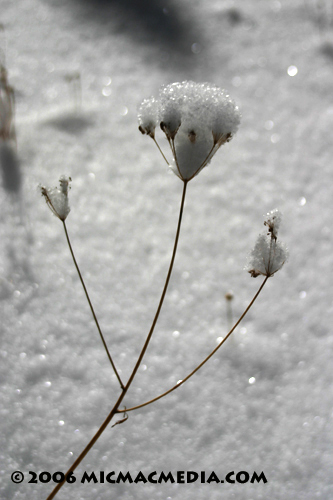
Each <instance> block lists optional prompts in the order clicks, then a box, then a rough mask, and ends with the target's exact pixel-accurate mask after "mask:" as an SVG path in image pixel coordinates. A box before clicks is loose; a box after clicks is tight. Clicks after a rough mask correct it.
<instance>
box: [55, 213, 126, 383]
mask: <svg viewBox="0 0 333 500" xmlns="http://www.w3.org/2000/svg"><path fill="white" fill-rule="evenodd" d="M62 223H63V225H64V231H65V235H66V239H67V243H68V247H69V250H70V252H71V255H72V258H73V262H74V265H75V267H76V270H77V273H78V275H79V278H80V281H81V284H82V287H83V290H84V293H85V294H86V298H87V301H88V304H89V306H90V310H91V313H92V315H93V318H94V321H95V323H96V327H97V330H98V333H99V335H100V337H101V340H102V342H103V345H104V349H105V351H106V354H107V356H108V358H109V361H110V363H111V365H112V368H113V371H114V373H115V374H116V377H117V379H118V381H119V384H120V387H121V389H124V387H125V386H124V384H123V382H122V380H121V378H120V375H119V373H118V371H117V368H116V366H115V364H114V362H113V359H112V357H111V354H110V352H109V349H108V346H107V345H106V342H105V339H104V336H103V333H102V330H101V328H100V326H99V323H98V319H97V316H96V314H95V310H94V308H93V305H92V303H91V300H90V297H89V294H88V290H87V288H86V285H85V283H84V281H83V278H82V274H81V272H80V268H79V266H78V263H77V261H76V258H75V255H74V251H73V248H72V245H71V242H70V239H69V235H68V231H67V226H66V222H65V221H64V220H63V221H62Z"/></svg>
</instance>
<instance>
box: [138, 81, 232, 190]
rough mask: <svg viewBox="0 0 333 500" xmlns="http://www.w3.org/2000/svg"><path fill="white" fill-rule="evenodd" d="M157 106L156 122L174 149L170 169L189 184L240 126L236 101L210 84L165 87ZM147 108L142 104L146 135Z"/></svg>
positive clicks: (140, 120) (141, 115) (143, 130)
mask: <svg viewBox="0 0 333 500" xmlns="http://www.w3.org/2000/svg"><path fill="white" fill-rule="evenodd" d="M149 102H150V101H149ZM154 103H157V120H158V122H159V123H160V127H161V129H162V131H163V132H164V133H165V135H166V138H167V139H168V142H169V145H170V148H171V152H172V156H173V161H172V162H171V163H170V167H171V169H172V170H173V172H174V173H175V174H176V175H177V176H178V177H179V178H180V179H181V180H183V181H186V182H187V181H189V180H191V179H192V178H193V177H195V176H196V175H198V173H199V172H200V171H201V170H202V169H203V168H204V167H206V166H207V165H208V164H209V163H210V161H211V159H212V157H213V156H214V154H215V153H216V151H217V150H218V149H219V147H220V146H221V145H222V144H224V143H225V142H229V141H230V140H231V138H232V137H233V135H234V134H235V133H236V131H237V129H238V126H239V123H240V112H239V109H238V107H237V106H236V105H235V103H234V102H233V100H232V99H231V98H230V97H229V96H228V95H227V94H226V93H225V91H224V90H222V89H220V88H218V87H216V86H214V85H211V84H208V83H195V82H191V81H185V82H181V83H179V82H176V83H172V84H170V85H167V86H165V87H162V89H161V90H160V95H159V98H157V99H156V101H155V100H154ZM154 105H155V104H154ZM146 107H147V103H146V101H143V103H142V104H141V108H140V111H139V123H140V127H139V129H140V130H141V132H143V133H147V131H146V128H145V127H144V125H143V115H144V113H143V112H142V108H144V109H146ZM154 109H155V108H154ZM154 130H155V129H154ZM152 137H154V136H152ZM162 154H163V153H162ZM163 156H164V155H163Z"/></svg>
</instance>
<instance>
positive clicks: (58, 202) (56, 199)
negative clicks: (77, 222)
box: [39, 175, 72, 221]
mask: <svg viewBox="0 0 333 500" xmlns="http://www.w3.org/2000/svg"><path fill="white" fill-rule="evenodd" d="M71 180H72V179H71V178H70V177H66V176H65V175H62V176H61V177H60V179H59V184H60V187H59V188H57V187H54V188H49V187H46V186H39V188H40V191H41V193H42V195H43V196H44V198H45V201H46V203H47V205H48V206H49V208H50V210H51V211H52V212H53V213H54V215H55V216H56V217H58V219H60V220H62V221H64V220H66V218H67V216H68V214H69V212H70V210H71V209H70V207H69V203H68V189H69V187H70V186H69V183H70V182H71Z"/></svg>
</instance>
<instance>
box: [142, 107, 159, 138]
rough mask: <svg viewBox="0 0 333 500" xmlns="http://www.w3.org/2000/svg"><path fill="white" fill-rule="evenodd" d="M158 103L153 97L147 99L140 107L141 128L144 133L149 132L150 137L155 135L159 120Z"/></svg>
mask: <svg viewBox="0 0 333 500" xmlns="http://www.w3.org/2000/svg"><path fill="white" fill-rule="evenodd" d="M157 108H158V103H157V101H156V100H155V99H154V97H151V98H150V99H145V100H144V101H143V102H142V103H141V106H140V108H139V112H138V120H139V130H140V132H141V133H142V134H147V135H149V136H150V137H152V138H154V137H155V128H156V125H157V121H158V115H157V113H158V109H157Z"/></svg>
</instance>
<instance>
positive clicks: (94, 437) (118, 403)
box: [46, 181, 187, 500]
mask: <svg viewBox="0 0 333 500" xmlns="http://www.w3.org/2000/svg"><path fill="white" fill-rule="evenodd" d="M186 187H187V181H184V185H183V194H182V200H181V204H180V210H179V218H178V226H177V231H176V237H175V242H174V246H173V251H172V257H171V261H170V265H169V270H168V274H167V277H166V280H165V284H164V288H163V291H162V295H161V298H160V302H159V304H158V307H157V310H156V313H155V316H154V319H153V322H152V325H151V327H150V330H149V333H148V335H147V338H146V341H145V343H144V345H143V347H142V349H141V352H140V355H139V357H138V360H137V362H136V364H135V366H134V368H133V371H132V373H131V375H130V377H129V379H128V382H127V384H126V385H125V387H124V388H123V390H122V392H121V394H120V396H119V398H118V400H117V402H116V404H115V405H114V407H113V408H112V410H111V411H110V413H109V415H108V416H107V417H106V419H105V420H104V422H103V424H102V425H101V427H100V428H99V429H98V431H97V432H96V434H95V435H94V436H93V438H92V439H91V440H90V441H89V443H88V444H87V446H86V447H85V449H84V450H83V451H82V453H81V454H80V455H79V456H78V458H77V459H76V460H75V462H74V463H73V465H72V466H71V467H70V468H69V469H68V471H67V472H66V474H65V477H67V476H68V475H69V474H70V473H71V472H74V471H75V469H76V468H77V466H78V465H79V464H80V463H81V462H82V460H83V459H84V457H85V456H86V455H87V453H88V452H89V451H90V450H91V448H92V447H93V446H94V444H95V443H96V441H97V440H98V439H99V437H100V436H101V434H102V433H103V432H104V431H105V429H106V428H107V426H108V425H109V423H110V422H111V420H112V418H113V417H114V415H115V414H116V413H117V412H118V408H119V406H120V404H121V402H122V400H123V399H124V397H125V395H126V393H127V391H128V389H129V387H130V385H131V384H132V382H133V379H134V377H135V375H136V373H137V371H138V369H139V366H140V364H141V361H142V359H143V357H144V355H145V353H146V350H147V348H148V345H149V342H150V339H151V337H152V335H153V333H154V329H155V326H156V323H157V320H158V317H159V315H160V312H161V309H162V305H163V302H164V298H165V294H166V291H167V288H168V285H169V281H170V277H171V273H172V268H173V264H174V261H175V257H176V252H177V246H178V240H179V234H180V227H181V222H182V217H183V211H184V204H185V196H186ZM64 227H65V226H64ZM65 482H66V481H63V482H61V483H59V484H57V486H56V487H55V488H54V489H53V491H52V492H51V493H50V495H49V496H48V497H47V499H46V500H52V498H54V497H55V496H56V494H57V493H58V491H59V490H60V488H61V487H62V486H63V485H64V484H65Z"/></svg>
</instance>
